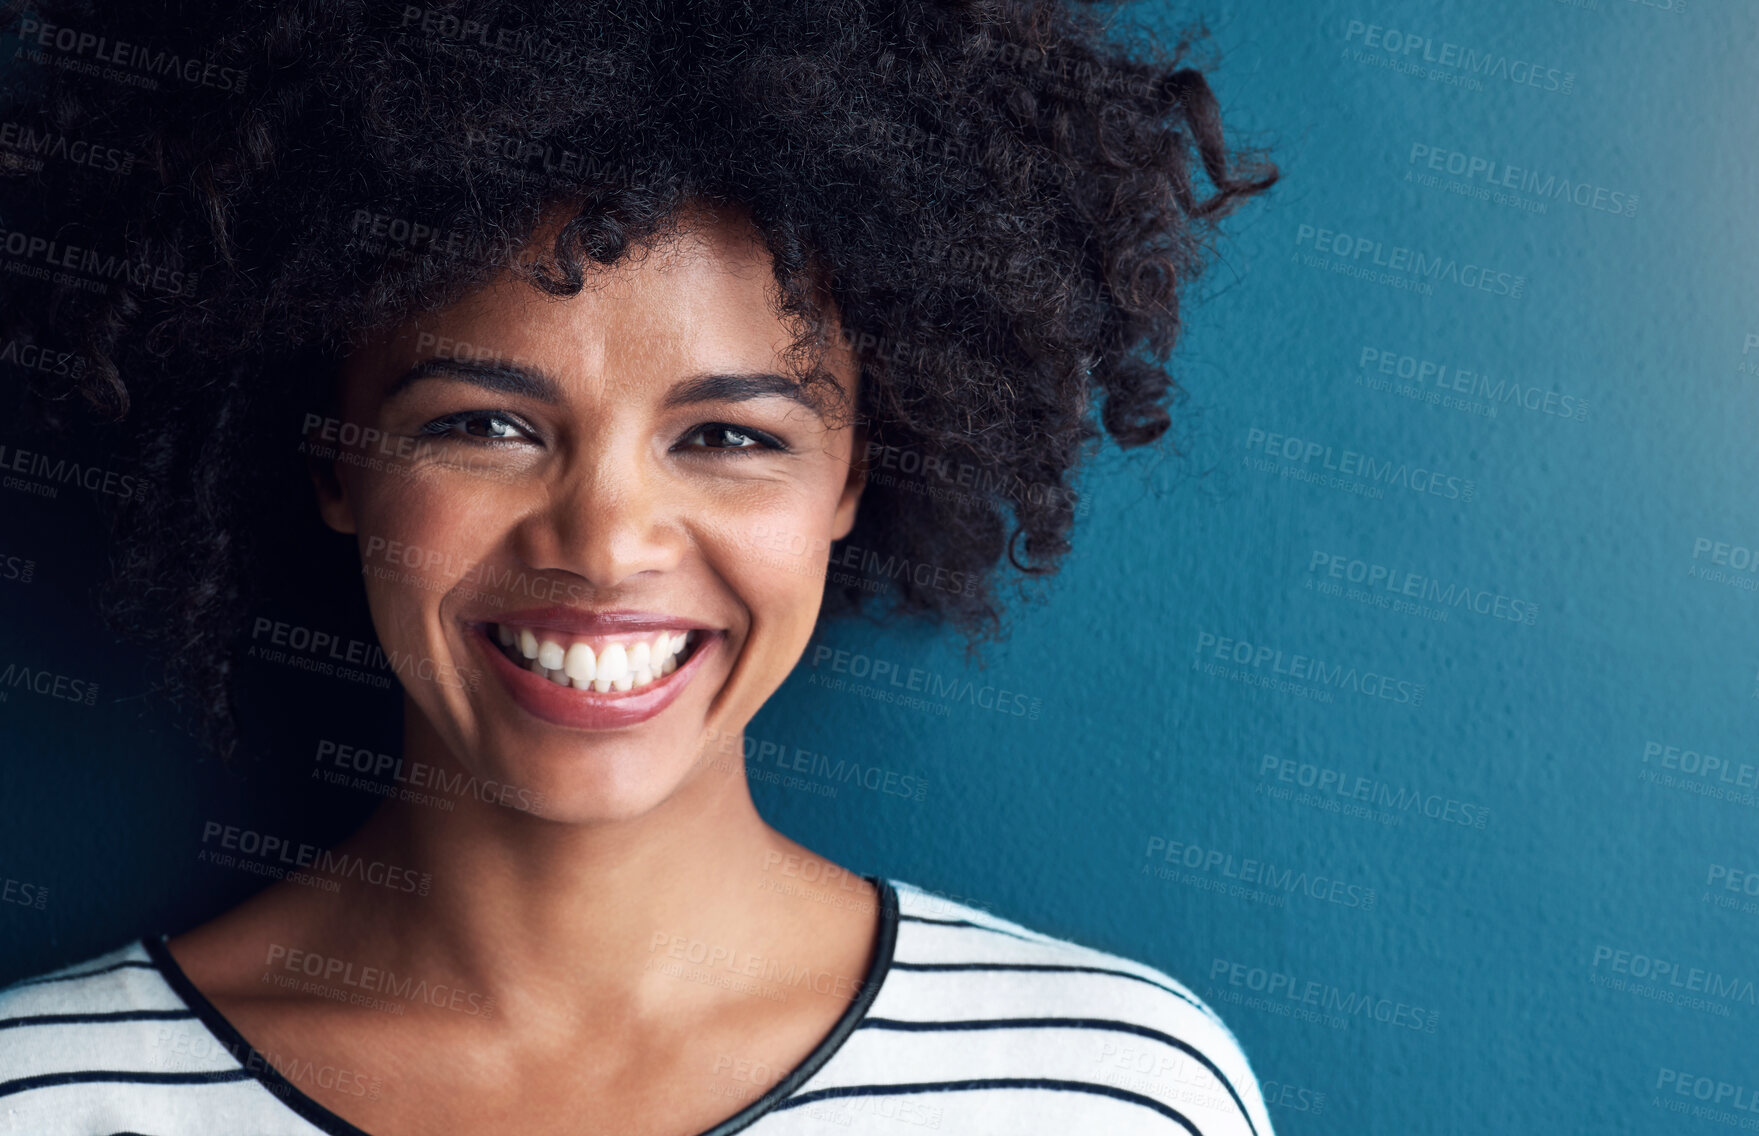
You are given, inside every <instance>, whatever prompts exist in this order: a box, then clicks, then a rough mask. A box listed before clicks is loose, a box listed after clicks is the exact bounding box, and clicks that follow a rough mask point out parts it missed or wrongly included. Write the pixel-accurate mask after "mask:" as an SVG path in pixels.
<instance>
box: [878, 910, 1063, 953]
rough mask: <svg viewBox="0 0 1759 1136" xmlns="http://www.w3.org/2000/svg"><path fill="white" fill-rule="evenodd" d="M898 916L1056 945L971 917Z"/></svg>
mask: <svg viewBox="0 0 1759 1136" xmlns="http://www.w3.org/2000/svg"><path fill="white" fill-rule="evenodd" d="M898 918H900V919H907V920H909V921H910V922H912V923H933V924H934V925H935V926H937V927H971V928H974V929H975V930H978V931H988V932H989V933H990V934H992V935H1006V936H1008V938H1010V939H1019V940H1020V941H1021V942H1024V943H1038V944H1040V945H1041V946H1047V947H1048V946H1054V945H1055V944H1053V943H1050V942H1047V941H1046V940H1044V939H1039V938H1034V937H1033V936H1031V935H1022V934H1021V933H1020V932H1018V931H1004V930H1003V929H1002V928H1000V927H991V926H989V925H988V924H986V923H973V922H972V921H971V920H969V919H930V918H928V917H927V916H924V915H900V916H898Z"/></svg>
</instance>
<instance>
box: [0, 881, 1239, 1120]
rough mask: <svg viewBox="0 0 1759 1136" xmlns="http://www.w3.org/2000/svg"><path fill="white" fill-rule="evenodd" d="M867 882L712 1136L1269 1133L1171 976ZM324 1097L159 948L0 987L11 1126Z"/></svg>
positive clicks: (336, 1077) (333, 1081)
mask: <svg viewBox="0 0 1759 1136" xmlns="http://www.w3.org/2000/svg"><path fill="white" fill-rule="evenodd" d="M874 882H875V883H876V884H877V885H878V886H879V891H880V900H881V911H880V914H881V919H880V931H881V933H880V939H879V944H878V949H877V950H876V951H875V955H874V960H873V964H872V968H871V970H870V971H869V973H868V975H867V976H866V980H865V981H864V982H863V983H862V985H861V989H860V992H859V994H858V995H857V996H856V997H855V998H854V999H853V1000H852V1001H851V1003H850V1006H849V1009H848V1010H847V1011H846V1012H845V1013H844V1015H843V1017H842V1018H841V1020H840V1021H839V1022H838V1023H837V1025H836V1027H835V1028H834V1029H833V1030H832V1031H831V1033H830V1034H829V1035H828V1036H827V1037H826V1038H825V1039H824V1041H823V1042H821V1043H820V1044H819V1045H818V1047H817V1048H816V1049H814V1051H813V1052H812V1053H811V1054H810V1055H809V1056H808V1057H807V1058H806V1060H805V1061H804V1062H802V1063H801V1064H800V1065H799V1066H797V1067H796V1068H795V1069H794V1070H792V1071H791V1072H790V1073H788V1074H787V1075H786V1076H783V1077H781V1078H780V1079H775V1078H772V1077H768V1076H764V1075H761V1074H759V1075H752V1074H751V1073H749V1072H748V1073H747V1074H746V1075H745V1076H746V1080H747V1081H748V1082H749V1083H748V1085H747V1086H746V1088H747V1091H745V1092H744V1093H743V1095H741V1094H740V1093H737V1092H730V1093H729V1100H728V1109H729V1112H732V1111H733V1110H734V1109H735V1108H737V1109H738V1111H737V1112H736V1113H734V1114H733V1115H731V1116H729V1117H728V1119H726V1120H725V1121H723V1122H721V1123H720V1124H717V1125H716V1126H714V1127H713V1128H712V1129H710V1130H709V1131H708V1132H706V1133H703V1134H702V1136H730V1134H731V1133H734V1132H744V1133H750V1134H751V1136H806V1134H809V1133H810V1134H826V1133H837V1134H839V1136H877V1134H886V1136H906V1134H907V1133H909V1132H911V1131H913V1130H923V1131H940V1132H948V1133H959V1134H961V1136H963V1134H966V1133H1007V1134H1009V1136H1038V1134H1044V1136H1052V1134H1055V1136H1067V1134H1069V1133H1106V1134H1108V1136H1135V1134H1142V1136H1149V1134H1155V1136H1165V1134H1173V1133H1201V1134H1202V1136H1272V1132H1271V1125H1270V1120H1269V1117H1268V1116H1267V1115H1266V1113H1265V1108H1264V1102H1263V1100H1262V1099H1261V1098H1260V1096H1259V1091H1258V1084H1257V1081H1256V1080H1255V1079H1254V1077H1253V1075H1252V1070H1251V1068H1250V1067H1249V1066H1248V1064H1247V1061H1246V1057H1245V1054H1244V1053H1243V1052H1242V1051H1241V1049H1240V1046H1239V1043H1238V1042H1237V1041H1236V1040H1235V1039H1234V1036H1233V1034H1231V1033H1230V1032H1229V1031H1228V1028H1227V1027H1226V1026H1225V1025H1223V1024H1222V1022H1221V1020H1220V1019H1219V1018H1217V1017H1216V1016H1215V1014H1214V1013H1212V1012H1211V1011H1210V1009H1209V1008H1208V1007H1207V1006H1205V1005H1204V1004H1203V1003H1202V1002H1201V1001H1200V1000H1199V999H1198V998H1197V997H1196V996H1195V995H1193V994H1192V993H1191V992H1190V991H1188V990H1187V989H1185V987H1183V986H1181V985H1180V984H1179V983H1177V982H1175V981H1174V980H1173V979H1171V978H1169V977H1167V976H1166V975H1165V974H1162V973H1161V972H1159V971H1157V970H1154V969H1152V968H1151V967H1148V966H1144V965H1142V964H1140V963H1135V962H1131V961H1129V960H1127V959H1123V958H1120V957H1118V956H1116V955H1111V954H1106V953H1104V952H1101V951H1097V950H1091V949H1089V948H1086V947H1082V946H1078V945H1076V944H1074V943H1071V942H1067V941H1065V940H1061V939H1054V938H1051V937H1049V936H1046V935H1040V934H1037V933H1035V932H1032V931H1028V930H1027V929H1025V928H1024V927H1021V926H1019V925H1018V924H1015V923H1010V922H1007V921H1006V920H1003V919H998V918H996V917H995V916H993V915H990V914H988V913H987V912H983V911H980V910H978V909H976V908H973V907H969V906H966V905H964V904H959V903H954V902H951V901H949V900H946V899H943V898H941V897H939V896H936V895H934V894H932V893H929V892H926V891H922V890H920V889H918V888H915V887H913V886H911V885H909V884H906V883H902V882H899V881H896V880H893V881H882V880H878V879H875V880H874ZM722 1072H724V1073H725V1074H726V1075H727V1076H729V1077H730V1078H732V1079H734V1080H737V1079H738V1078H739V1077H740V1075H741V1074H740V1071H739V1070H737V1069H731V1070H726V1071H722ZM350 1077H354V1078H356V1079H357V1080H356V1081H354V1082H350V1081H349V1080H348V1078H350ZM320 1084H321V1085H324V1086H325V1087H326V1088H329V1087H336V1088H337V1089H338V1091H340V1092H344V1093H349V1092H355V1091H356V1090H357V1089H358V1090H359V1091H360V1093H364V1092H365V1091H366V1089H367V1088H368V1086H367V1084H366V1083H365V1081H364V1079H361V1075H360V1074H358V1073H350V1072H349V1071H348V1070H340V1069H332V1068H329V1067H328V1066H323V1067H313V1066H312V1065H311V1064H309V1063H305V1064H301V1063H299V1062H297V1061H295V1062H280V1061H277V1060H276V1059H275V1058H274V1056H273V1055H264V1054H261V1053H259V1052H258V1051H256V1050H255V1049H253V1048H252V1047H251V1046H250V1044H249V1043H248V1042H247V1041H245V1039H244V1038H243V1037H241V1036H240V1035H239V1034H238V1031H237V1030H236V1029H234V1028H233V1027H232V1025H231V1023H230V1022H228V1021H227V1020H226V1019H225V1018H224V1017H222V1016H221V1015H220V1013H219V1012H218V1011H217V1010H216V1009H215V1008H214V1006H213V1005H212V1004H211V1003H210V1002H209V1001H208V1000H207V999H206V998H205V997H203V996H202V994H201V992H200V991H198V990H197V989H196V988H195V987H194V986H193V985H191V984H190V982H189V980H188V978H187V977H185V976H184V974H183V972H182V971H181V970H180V969H179V968H178V966H177V963H176V961H175V960H174V959H173V958H172V957H171V955H170V953H169V952H168V951H167V950H166V949H165V946H164V941H163V939H162V938H161V939H143V940H140V941H138V942H135V943H131V944H130V945H128V946H126V947H123V948H121V949H119V950H116V951H113V952H111V953H110V954H107V955H104V956H102V957H100V958H96V959H93V960H91V961H89V962H86V963H82V964H80V965H78V966H73V967H69V968H67V969H65V970H62V971H57V972H55V973H53V974H48V975H45V976H43V977H41V978H33V979H27V980H25V981H23V982H20V983H17V984H15V985H13V986H11V987H8V988H6V989H5V990H0V1133H7V1134H18V1136H24V1134H27V1133H28V1134H29V1136H96V1134H103V1136H119V1134H129V1133H151V1134H153V1136H214V1134H217V1133H226V1134H227V1136H316V1134H319V1133H328V1134H330V1136H367V1134H365V1133H363V1132H362V1131H361V1130H360V1129H359V1128H356V1127H355V1126H354V1125H352V1124H350V1123H349V1122H347V1121H346V1120H343V1119H342V1118H341V1117H340V1116H337V1115H336V1114H335V1113H333V1112H331V1111H329V1110H328V1109H326V1108H325V1107H324V1106H322V1105H320V1104H318V1103H317V1102H316V1101H315V1100H313V1099H312V1098H311V1097H310V1096H308V1095H307V1094H306V1092H305V1091H304V1090H303V1089H302V1087H301V1086H302V1085H303V1086H308V1087H309V1086H315V1085H320ZM357 1095H359V1094H358V1093H357ZM375 1095H376V1094H375Z"/></svg>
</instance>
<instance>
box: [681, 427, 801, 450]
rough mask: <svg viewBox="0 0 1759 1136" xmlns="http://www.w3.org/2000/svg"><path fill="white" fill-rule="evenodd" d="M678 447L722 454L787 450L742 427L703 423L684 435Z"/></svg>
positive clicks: (781, 445)
mask: <svg viewBox="0 0 1759 1136" xmlns="http://www.w3.org/2000/svg"><path fill="white" fill-rule="evenodd" d="M680 447H681V448H683V449H686V450H690V449H697V450H719V451H724V452H738V451H745V450H753V451H755V450H786V449H787V447H786V446H784V445H783V444H782V443H781V442H778V441H777V440H776V439H774V438H772V437H770V436H769V435H768V434H762V433H759V432H758V431H756V430H750V429H747V428H745V427H743V426H731V425H728V424H727V423H725V422H705V423H703V424H702V425H701V426H698V427H696V429H694V430H692V431H691V432H690V433H688V434H686V435H684V437H683V438H682V439H681V440H680Z"/></svg>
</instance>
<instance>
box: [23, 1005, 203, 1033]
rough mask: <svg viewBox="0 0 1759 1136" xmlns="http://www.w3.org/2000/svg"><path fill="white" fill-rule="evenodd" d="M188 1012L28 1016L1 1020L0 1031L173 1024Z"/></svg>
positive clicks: (153, 1011) (150, 1011)
mask: <svg viewBox="0 0 1759 1136" xmlns="http://www.w3.org/2000/svg"><path fill="white" fill-rule="evenodd" d="M193 1017H195V1015H194V1014H192V1013H190V1012H189V1011H188V1010H111V1011H106V1012H104V1013H98V1014H27V1015H25V1016H24V1017H19V1018H0V1030H3V1029H14V1028H16V1027H19V1026H60V1025H73V1024H76V1023H96V1022H172V1021H177V1020H179V1019H181V1018H193Z"/></svg>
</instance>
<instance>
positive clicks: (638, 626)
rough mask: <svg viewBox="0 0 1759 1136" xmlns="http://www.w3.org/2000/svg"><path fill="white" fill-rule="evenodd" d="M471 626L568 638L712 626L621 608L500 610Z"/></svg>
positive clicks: (705, 629)
mask: <svg viewBox="0 0 1759 1136" xmlns="http://www.w3.org/2000/svg"><path fill="white" fill-rule="evenodd" d="M470 622H473V623H484V624H487V623H505V624H511V625H512V626H515V627H530V628H532V629H533V630H538V629H540V628H541V629H543V630H545V631H559V632H562V633H563V634H568V635H615V634H617V633H619V632H642V631H713V630H714V625H713V624H708V623H703V622H701V621H699V620H694V619H686V618H685V617H683V616H678V615H667V614H666V613H664V612H658V611H632V610H629V609H625V608H620V609H614V610H607V611H591V610H588V609H585V608H578V607H533V608H526V609H525V610H523V611H503V612H496V613H495V614H494V615H492V616H489V617H487V618H483V619H476V620H471V621H470Z"/></svg>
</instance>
